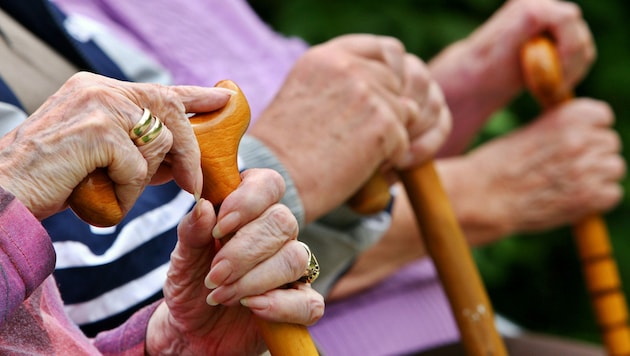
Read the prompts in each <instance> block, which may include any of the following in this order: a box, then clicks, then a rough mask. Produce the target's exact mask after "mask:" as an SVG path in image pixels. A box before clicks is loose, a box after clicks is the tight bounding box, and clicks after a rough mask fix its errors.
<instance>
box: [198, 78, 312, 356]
mask: <svg viewBox="0 0 630 356" xmlns="http://www.w3.org/2000/svg"><path fill="white" fill-rule="evenodd" d="M216 86H218V87H223V88H228V89H232V90H234V91H235V92H236V94H234V95H232V97H231V98H230V101H229V102H228V103H227V104H226V105H225V107H224V108H222V109H221V110H218V111H216V112H211V113H207V114H202V115H196V116H194V117H192V118H191V120H190V121H191V124H192V126H193V130H194V131H195V136H196V137H197V141H198V142H199V148H200V150H201V169H202V171H203V177H204V183H203V192H202V194H201V196H202V197H203V198H205V199H208V200H209V201H211V202H212V203H213V204H214V205H215V207H216V206H219V205H220V204H221V203H222V202H223V200H224V199H225V198H226V197H227V196H228V195H229V194H230V193H231V192H232V191H234V190H235V189H236V188H237V187H238V185H239V184H240V183H241V175H240V172H239V170H238V164H237V151H238V145H239V142H240V140H241V137H242V136H243V134H244V133H245V130H246V129H247V126H248V125H249V120H250V111H249V104H248V103H247V100H246V98H245V96H244V95H243V93H242V91H241V90H240V88H239V87H238V86H237V85H236V84H235V83H234V82H232V81H221V82H219V83H217V85H216ZM255 320H256V325H257V326H258V328H259V330H260V332H261V334H262V336H263V338H264V340H265V343H266V344H267V347H268V348H269V351H270V352H271V354H272V355H274V356H276V355H277V356H285V355H286V356H292V355H295V356H316V355H319V353H318V351H317V348H316V347H315V343H314V342H313V340H312V339H311V336H310V334H309V332H308V329H307V328H306V327H305V326H303V325H297V324H287V323H274V322H268V321H266V320H263V319H260V318H258V317H255Z"/></svg>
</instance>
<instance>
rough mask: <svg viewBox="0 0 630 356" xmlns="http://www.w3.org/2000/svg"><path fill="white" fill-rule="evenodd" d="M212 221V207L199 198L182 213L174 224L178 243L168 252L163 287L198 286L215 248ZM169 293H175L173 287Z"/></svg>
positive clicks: (176, 292)
mask: <svg viewBox="0 0 630 356" xmlns="http://www.w3.org/2000/svg"><path fill="white" fill-rule="evenodd" d="M214 222H215V215H214V208H213V207H212V204H211V203H210V202H209V201H207V200H205V199H203V198H202V199H200V200H199V202H197V204H196V205H195V206H194V208H193V209H192V210H191V212H189V213H188V214H186V215H185V216H184V218H183V219H182V221H181V222H180V223H179V225H178V226H177V235H178V242H177V244H176V245H175V248H174V249H173V252H172V253H171V259H170V266H169V272H168V275H169V283H167V284H165V287H164V288H172V287H176V288H177V286H188V285H197V284H198V285H199V286H201V285H202V284H201V283H203V281H204V278H205V276H206V274H207V273H208V270H209V268H210V267H209V266H210V263H211V262H212V257H213V256H214V253H215V252H216V249H217V248H218V247H217V246H218V245H216V244H215V243H216V240H215V239H213V238H212V236H211V235H210V229H211V228H212V226H213V225H214ZM170 295H179V293H178V291H176V290H173V291H172V293H170Z"/></svg>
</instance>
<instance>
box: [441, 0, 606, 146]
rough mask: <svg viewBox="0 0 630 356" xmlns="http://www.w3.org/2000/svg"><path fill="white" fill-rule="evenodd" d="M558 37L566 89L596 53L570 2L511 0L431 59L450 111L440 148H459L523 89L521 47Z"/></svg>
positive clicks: (557, 43)
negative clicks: (543, 37) (536, 39)
mask: <svg viewBox="0 0 630 356" xmlns="http://www.w3.org/2000/svg"><path fill="white" fill-rule="evenodd" d="M545 33H546V34H549V35H550V36H551V37H552V39H553V40H554V41H555V43H556V47H557V48H558V54H559V56H560V61H561V65H562V68H563V72H564V79H565V82H564V83H563V84H562V85H563V86H564V87H565V89H567V90H572V89H573V87H574V86H576V85H577V84H578V83H579V82H580V80H581V79H583V78H584V76H585V75H586V74H587V72H588V70H589V69H590V67H591V65H592V64H593V62H594V60H595V57H596V49H595V45H594V43H593V37H592V34H591V32H590V30H589V28H588V25H587V24H586V22H585V21H584V18H583V17H582V14H581V11H580V8H579V7H578V5H576V4H575V3H573V2H568V1H556V0H510V1H507V2H506V3H505V4H504V5H503V6H502V7H501V8H500V9H499V10H498V11H496V12H495V13H494V15H493V16H492V17H490V19H488V20H487V21H486V22H485V23H484V24H483V25H482V26H481V27H479V28H478V29H477V30H476V31H474V32H473V33H472V34H471V35H470V36H468V37H467V38H465V39H463V40H461V41H458V42H456V43H454V44H453V45H451V46H449V47H448V48H446V49H445V50H444V51H442V52H441V53H440V54H439V55H438V56H436V58H434V59H432V60H431V62H430V68H431V74H432V75H433V77H434V78H435V79H436V80H437V81H438V82H439V83H440V85H441V87H442V90H443V91H444V94H445V96H446V99H447V101H448V103H449V105H450V108H451V111H452V114H453V120H454V125H453V133H452V135H451V136H450V137H449V140H448V142H447V143H446V144H445V147H444V149H443V150H442V153H443V154H444V155H452V154H458V153H462V152H463V150H465V149H466V148H467V147H468V145H469V144H470V142H471V140H472V138H473V137H474V135H475V134H476V133H477V131H478V130H479V129H480V128H481V127H482V126H483V124H484V123H485V122H486V120H487V119H488V117H490V115H491V114H492V113H493V112H495V111H497V110H498V109H500V108H502V107H504V106H505V105H506V104H508V103H509V102H510V101H511V100H512V99H513V98H514V97H515V96H516V95H518V94H519V93H520V92H521V91H522V90H523V89H524V80H523V75H522V72H521V63H520V53H521V48H522V47H523V45H524V44H525V43H526V42H527V41H528V40H529V39H531V38H533V37H534V36H537V35H541V34H545Z"/></svg>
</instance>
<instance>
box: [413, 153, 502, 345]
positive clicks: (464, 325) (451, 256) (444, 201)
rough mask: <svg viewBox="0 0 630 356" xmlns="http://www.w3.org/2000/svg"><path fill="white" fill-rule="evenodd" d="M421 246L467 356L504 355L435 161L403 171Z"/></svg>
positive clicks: (486, 300) (475, 268)
mask: <svg viewBox="0 0 630 356" xmlns="http://www.w3.org/2000/svg"><path fill="white" fill-rule="evenodd" d="M401 178H402V181H403V184H404V186H405V189H406V191H407V195H408V196H409V199H410V202H411V205H412V207H413V209H414V213H415V215H416V219H417V221H418V225H419V228H420V231H421V232H422V237H423V240H424V244H425V246H426V249H427V251H428V253H429V255H430V256H431V257H432V258H433V262H434V264H435V267H436V270H437V272H438V274H439V276H440V279H441V281H442V284H443V286H444V290H445V292H446V295H447V296H448V299H449V302H450V304H451V309H452V310H453V315H454V317H455V320H456V321H457V324H458V327H459V330H460V334H461V338H462V342H463V344H464V348H465V350H466V354H467V355H484V356H487V355H507V350H506V348H505V346H504V344H503V340H502V339H501V337H500V336H499V333H498V332H497V330H496V327H495V324H494V312H493V310H492V306H491V304H490V301H489V298H488V296H487V294H486V290H485V288H484V285H483V282H482V280H481V277H480V275H479V272H478V270H477V266H476V265H475V262H474V260H473V258H472V254H471V252H470V248H469V246H468V243H467V242H466V239H465V237H464V234H463V232H462V230H461V228H460V226H459V222H458V221H457V218H456V217H455V214H454V212H453V209H452V207H451V205H450V202H449V200H448V197H447V195H446V192H445V191H444V188H443V187H442V183H441V181H440V179H439V177H438V174H437V172H436V170H435V166H434V163H433V161H429V162H427V163H424V164H423V165H421V166H419V167H416V168H414V169H411V170H408V171H404V172H401Z"/></svg>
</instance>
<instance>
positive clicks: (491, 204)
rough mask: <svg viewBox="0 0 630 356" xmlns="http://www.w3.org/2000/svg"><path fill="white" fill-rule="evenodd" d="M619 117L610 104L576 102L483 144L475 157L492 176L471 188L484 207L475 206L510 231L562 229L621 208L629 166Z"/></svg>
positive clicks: (472, 162)
mask: <svg viewBox="0 0 630 356" xmlns="http://www.w3.org/2000/svg"><path fill="white" fill-rule="evenodd" d="M613 121H614V116H613V112H612V110H611V108H610V107H609V106H608V105H607V104H606V103H604V102H600V101H596V100H592V99H576V100H572V101H570V102H568V103H566V104H563V105H561V106H559V107H557V108H555V109H553V110H550V111H548V112H547V113H545V114H543V115H542V116H541V117H540V118H538V119H537V120H536V121H534V122H533V123H531V124H530V125H528V126H526V127H525V128H523V129H520V130H517V131H515V132H514V133H512V134H509V135H507V136H505V137H501V138H498V139H496V140H494V141H492V142H489V143H488V144H486V145H483V146H481V147H480V148H479V149H477V150H475V151H473V152H472V153H471V154H470V157H468V158H467V160H468V164H469V165H470V166H471V167H470V168H471V169H472V168H473V167H476V171H477V172H484V174H483V175H482V176H483V177H485V178H484V179H480V180H478V183H480V184H479V185H478V186H476V188H477V189H470V190H471V191H470V193H471V194H472V195H475V193H477V195H476V198H474V199H473V201H474V200H476V201H477V204H476V207H473V206H472V205H469V206H468V210H467V211H468V212H472V210H473V209H477V210H478V212H477V213H475V215H476V216H478V215H479V214H481V213H482V212H481V210H487V212H485V213H483V214H487V220H486V221H487V222H488V223H490V221H491V220H492V221H494V222H492V223H491V224H494V225H495V227H499V229H498V232H499V233H500V234H509V233H514V232H532V231H540V230H543V229H548V228H554V227H558V226H562V225H565V224H569V223H573V222H575V221H577V220H578V219H580V218H582V217H584V216H585V215H587V214H591V213H596V212H605V211H607V210H609V209H611V208H613V207H614V206H615V205H616V204H617V203H618V202H619V201H620V199H621V198H622V195H623V192H622V188H621V185H620V180H621V179H622V178H623V176H624V175H625V171H626V165H625V162H624V160H623V158H622V157H621V154H620V151H621V141H620V138H619V136H618V134H617V133H616V132H615V131H613V130H612V128H611V126H612V124H613ZM469 188H471V187H469ZM478 193H481V194H478ZM482 202H483V203H482ZM469 203H472V201H469ZM479 204H481V205H483V206H484V208H483V209H481V208H480V206H481V205H479Z"/></svg>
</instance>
